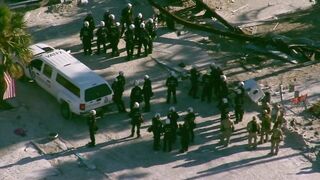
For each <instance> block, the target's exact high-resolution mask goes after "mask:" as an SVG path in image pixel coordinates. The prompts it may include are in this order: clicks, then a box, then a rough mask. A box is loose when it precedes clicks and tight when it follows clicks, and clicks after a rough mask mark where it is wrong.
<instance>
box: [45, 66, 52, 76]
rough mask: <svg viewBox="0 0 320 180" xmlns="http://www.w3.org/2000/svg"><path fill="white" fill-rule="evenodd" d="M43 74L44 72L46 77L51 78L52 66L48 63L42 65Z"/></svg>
mask: <svg viewBox="0 0 320 180" xmlns="http://www.w3.org/2000/svg"><path fill="white" fill-rule="evenodd" d="M43 74H44V75H45V76H47V77H48V78H51V75H52V68H51V67H50V66H49V65H48V64H45V65H44V68H43Z"/></svg>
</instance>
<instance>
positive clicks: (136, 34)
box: [80, 3, 284, 154]
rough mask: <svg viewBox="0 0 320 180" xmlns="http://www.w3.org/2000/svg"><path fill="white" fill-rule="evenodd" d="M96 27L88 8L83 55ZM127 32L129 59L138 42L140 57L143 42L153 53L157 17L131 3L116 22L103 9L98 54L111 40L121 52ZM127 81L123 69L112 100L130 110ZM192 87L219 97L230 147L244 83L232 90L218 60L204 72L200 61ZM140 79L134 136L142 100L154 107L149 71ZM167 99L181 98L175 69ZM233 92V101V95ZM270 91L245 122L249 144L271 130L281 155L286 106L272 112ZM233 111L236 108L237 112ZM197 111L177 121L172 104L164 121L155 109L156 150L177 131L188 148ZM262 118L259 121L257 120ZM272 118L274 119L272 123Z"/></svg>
mask: <svg viewBox="0 0 320 180" xmlns="http://www.w3.org/2000/svg"><path fill="white" fill-rule="evenodd" d="M94 30H95V24H94V19H93V17H92V15H91V14H90V13H89V14H88V15H87V17H86V18H85V19H84V26H83V28H82V29H81V32H80V37H81V40H82V42H83V49H84V53H85V54H92V45H91V44H92V40H93V34H94ZM123 34H124V40H125V41H126V50H127V59H128V60H130V59H131V58H132V57H133V51H134V47H135V45H138V51H137V56H138V57H139V56H140V54H141V48H142V45H143V46H144V55H145V56H147V55H148V54H150V53H152V42H153V39H154V38H155V37H156V23H155V20H154V19H153V18H149V19H148V20H147V21H146V22H145V21H144V19H143V16H142V14H141V13H139V14H138V15H137V17H135V18H134V17H133V11H132V5H131V4H130V3H128V4H127V6H126V7H125V8H124V9H123V10H122V12H121V21H120V22H116V21H115V16H114V15H113V14H111V13H110V12H109V11H107V12H105V14H104V16H103V21H101V23H100V26H99V28H98V29H97V30H96V36H97V54H99V53H100V52H101V46H103V51H104V52H106V50H107V45H106V43H108V42H109V43H110V47H111V48H112V56H118V55H119V50H118V43H119V40H120V38H121V37H122V36H123ZM125 84H126V80H125V77H124V74H123V72H122V71H120V72H119V75H118V76H117V77H116V78H115V80H114V82H113V83H112V89H113V92H114V96H113V101H114V102H115V104H116V106H117V108H118V110H119V112H127V111H126V108H125V105H124V102H123V99H122V98H123V92H124V90H125ZM190 84H191V86H190V89H189V92H188V94H189V96H191V97H192V98H199V96H198V94H199V93H198V92H200V87H201V86H202V90H201V95H200V98H201V101H207V102H208V103H210V102H211V101H212V99H215V100H216V101H217V102H218V109H219V110H220V113H221V125H220V131H221V137H220V144H222V145H224V146H228V145H229V143H230V137H231V135H232V133H233V132H234V131H235V124H238V123H239V122H242V120H243V116H244V112H245V111H244V97H245V89H244V83H243V82H239V84H238V86H237V87H236V88H235V89H230V88H229V87H230V86H229V85H228V81H227V77H226V75H225V74H224V73H223V71H222V70H221V68H220V67H219V66H217V65H215V64H214V63H212V64H210V67H209V69H208V70H207V71H206V73H205V74H203V75H201V73H200V71H199V70H198V69H197V67H196V66H192V68H191V70H190ZM139 85H140V83H139V81H135V83H134V87H133V88H132V89H131V93H130V112H129V116H130V117H131V125H132V128H131V135H130V136H131V137H133V136H134V134H135V132H136V134H137V137H140V136H141V135H140V127H141V123H142V122H143V121H144V118H143V116H142V113H141V111H140V109H141V107H140V106H141V104H142V103H144V111H145V112H149V111H150V100H151V97H152V96H153V91H152V85H151V80H150V77H149V76H148V75H145V77H144V83H143V87H142V88H141V87H140V86H139ZM165 85H166V87H167V98H166V100H167V101H166V102H167V103H168V104H169V103H170V102H171V99H172V100H173V103H174V104H176V103H177V97H176V90H177V87H178V79H177V77H176V75H175V73H173V72H171V73H170V76H169V77H168V78H167V80H166V84H165ZM232 93H233V94H234V96H233V97H234V99H233V101H232V99H231V97H232V95H231V94H232ZM270 103H271V102H270V94H269V93H266V96H265V98H264V99H263V101H262V108H261V115H259V116H253V117H252V120H251V121H249V122H248V124H247V131H248V133H249V135H248V148H249V149H255V148H256V147H257V137H258V135H259V134H260V143H261V144H262V143H264V142H267V141H268V140H269V135H271V154H277V153H278V151H279V143H280V141H281V140H282V139H283V133H282V130H281V127H282V125H283V123H284V118H283V116H284V110H283V108H282V107H281V106H280V105H277V106H276V107H275V109H276V113H275V115H274V116H272V115H271V112H272V111H271V105H270ZM231 108H234V109H233V110H234V117H235V121H232V118H231V114H230V111H231ZM233 110H232V111H233ZM91 114H92V116H90V117H91V118H90V119H95V118H94V117H95V114H96V112H95V111H94V112H93V111H92V113H91ZM195 117H196V116H195V113H194V112H193V108H191V107H189V108H188V110H187V115H186V116H185V117H184V118H183V124H179V125H178V124H177V120H178V119H179V114H178V113H177V112H176V111H175V108H174V107H173V106H172V107H170V109H169V112H168V115H167V119H166V120H165V123H162V122H161V120H160V114H159V113H156V114H155V116H154V117H153V118H152V125H151V126H150V127H149V128H148V131H149V132H152V133H153V135H154V144H153V148H154V150H159V149H160V137H161V136H162V135H163V150H164V151H171V149H172V144H173V143H175V141H176V137H177V135H180V136H181V138H180V141H181V149H180V152H185V151H187V150H188V145H189V143H190V142H193V140H194V132H193V131H194V128H195V126H196V123H195ZM258 119H261V123H260V122H258ZM90 122H91V123H89V130H90V138H91V143H89V145H90V146H94V145H95V140H94V133H95V131H96V130H97V126H96V125H95V123H94V122H95V120H91V121H90ZM272 123H274V125H273V127H272V128H271V126H272Z"/></svg>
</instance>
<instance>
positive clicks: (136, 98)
mask: <svg viewBox="0 0 320 180" xmlns="http://www.w3.org/2000/svg"><path fill="white" fill-rule="evenodd" d="M142 100H143V93H142V89H141V88H140V87H139V86H135V87H134V88H132V89H131V93H130V108H131V109H132V108H133V105H134V103H135V102H138V103H139V104H140V103H141V102H142Z"/></svg>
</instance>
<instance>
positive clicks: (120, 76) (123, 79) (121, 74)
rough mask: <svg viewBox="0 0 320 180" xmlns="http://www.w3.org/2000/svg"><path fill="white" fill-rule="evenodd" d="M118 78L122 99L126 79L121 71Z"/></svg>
mask: <svg viewBox="0 0 320 180" xmlns="http://www.w3.org/2000/svg"><path fill="white" fill-rule="evenodd" d="M116 78H117V79H118V83H119V96H120V97H121V98H122V95H123V92H124V86H125V85H126V78H125V77H124V74H123V71H119V75H118V76H117V77H116Z"/></svg>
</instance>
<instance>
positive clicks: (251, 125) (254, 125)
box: [247, 116, 260, 149]
mask: <svg viewBox="0 0 320 180" xmlns="http://www.w3.org/2000/svg"><path fill="white" fill-rule="evenodd" d="M247 131H248V133H249V137H248V149H251V148H253V149H255V148H256V147H257V138H258V133H259V132H260V125H259V123H258V122H257V118H256V116H253V117H252V120H251V121H249V122H248V124H247ZM252 140H253V143H252Z"/></svg>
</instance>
